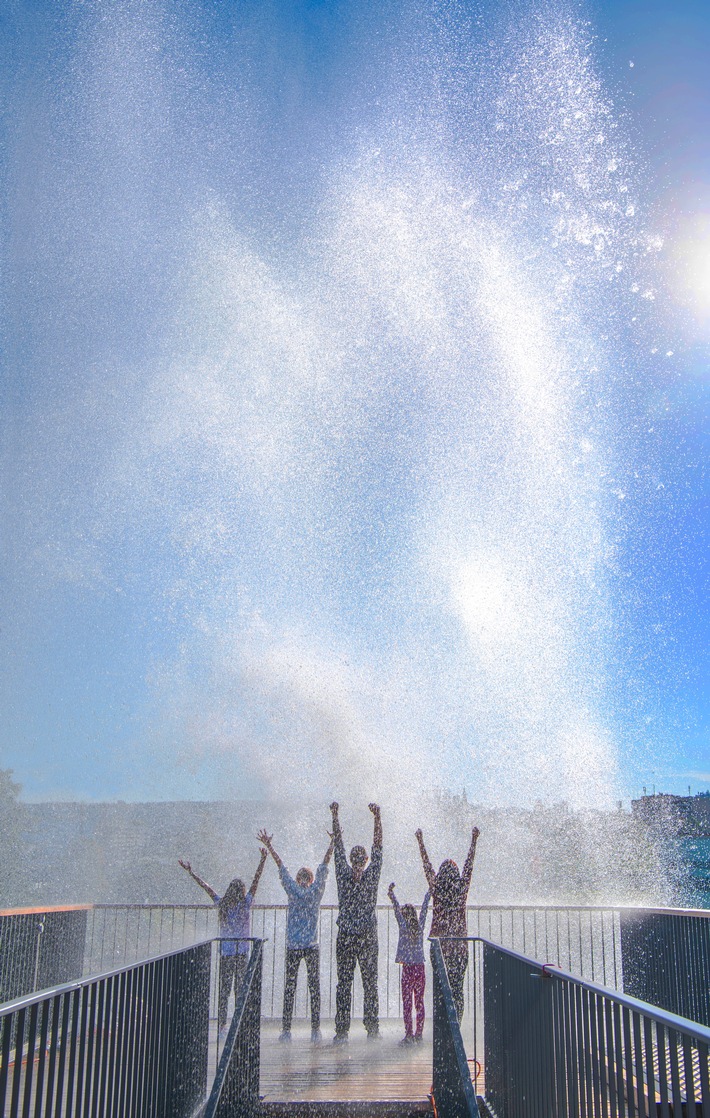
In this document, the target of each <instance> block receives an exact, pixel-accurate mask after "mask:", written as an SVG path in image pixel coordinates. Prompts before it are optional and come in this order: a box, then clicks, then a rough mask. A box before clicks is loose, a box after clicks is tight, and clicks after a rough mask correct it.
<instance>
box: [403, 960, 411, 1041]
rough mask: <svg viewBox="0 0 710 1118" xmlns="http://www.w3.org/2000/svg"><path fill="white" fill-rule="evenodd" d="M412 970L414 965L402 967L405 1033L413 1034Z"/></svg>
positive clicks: (407, 1034)
mask: <svg viewBox="0 0 710 1118" xmlns="http://www.w3.org/2000/svg"><path fill="white" fill-rule="evenodd" d="M412 970H413V967H410V966H407V964H406V963H405V965H404V966H403V967H402V1016H403V1017H404V1035H405V1036H411V1035H412V977H413V976H412Z"/></svg>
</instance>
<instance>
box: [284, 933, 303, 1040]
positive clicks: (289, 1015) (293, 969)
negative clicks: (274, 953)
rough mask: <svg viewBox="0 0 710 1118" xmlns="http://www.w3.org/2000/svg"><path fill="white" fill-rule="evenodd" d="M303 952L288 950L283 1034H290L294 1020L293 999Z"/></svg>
mask: <svg viewBox="0 0 710 1118" xmlns="http://www.w3.org/2000/svg"><path fill="white" fill-rule="evenodd" d="M302 958H303V952H302V951H301V950H300V948H298V947H287V948H286V966H285V968H284V1008H283V1017H282V1020H281V1028H282V1030H283V1032H285V1033H290V1031H291V1021H292V1019H293V999H294V998H295V996H296V979H297V978H298V968H299V966H300V965H301V959H302Z"/></svg>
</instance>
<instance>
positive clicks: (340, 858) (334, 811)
mask: <svg viewBox="0 0 710 1118" xmlns="http://www.w3.org/2000/svg"><path fill="white" fill-rule="evenodd" d="M338 807H339V805H338V803H337V801H336V800H333V802H332V804H331V805H330V813H331V815H332V817H333V849H334V851H335V869H336V872H337V870H338V865H339V864H340V865H346V864H347V859H346V857H345V846H344V844H343V832H342V830H341V829H340V817H339V816H338Z"/></svg>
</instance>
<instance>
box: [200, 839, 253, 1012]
mask: <svg viewBox="0 0 710 1118" xmlns="http://www.w3.org/2000/svg"><path fill="white" fill-rule="evenodd" d="M265 862H266V851H265V850H262V851H261V860H260V862H259V865H258V866H257V868H256V873H255V874H254V880H253V881H252V883H251V885H250V887H249V891H248V892H247V890H246V889H245V888H244V882H243V881H242V879H241V878H240V877H235V878H234V880H233V881H231V882H230V883H229V885H228V886H227V889H226V891H225V893H224V896H223V897H221V896H220V895H219V893H217V892H216V891H215V890H214V889H213V888H212V886H211V885H208V883H207V882H206V881H203V879H202V878H201V877H200V876H199V874H196V873H195V871H194V870H193V868H192V866H191V865H190V863H189V862H187V861H185V860H184V859H183V858H178V865H180V866H182V868H183V869H184V870H187V872H188V873H189V875H190V877H191V878H192V880H193V881H196V882H197V884H198V885H199V886H200V888H202V889H204V891H205V892H206V893H207V895H208V896H209V897H210V898H211V899H212V902H213V904H215V905H216V906H217V915H218V918H219V935H220V939H221V941H222V942H221V944H220V955H219V996H218V1000H217V1007H218V1008H217V1023H218V1027H219V1031H220V1034H221V1033H222V1032H223V1031H224V1029H225V1027H226V1024H227V1003H228V1001H229V995H230V993H231V991H232V986H234V994H235V997H236V994H237V991H238V990H239V987H240V986H241V984H242V982H243V980H244V975H245V974H246V970H247V963H248V961H249V937H250V935H251V906H252V902H253V900H254V897H255V895H256V890H257V888H258V886H259V879H260V877H261V874H262V871H263V869H264V863H265Z"/></svg>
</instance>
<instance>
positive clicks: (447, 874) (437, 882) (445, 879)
mask: <svg viewBox="0 0 710 1118" xmlns="http://www.w3.org/2000/svg"><path fill="white" fill-rule="evenodd" d="M460 888H461V875H460V873H459V867H458V866H457V865H456V862H454V861H453V859H452V858H447V859H446V860H445V861H443V862H442V863H441V865H440V866H439V872H438V873H437V875H436V877H435V879H434V896H435V897H436V899H437V901H438V902H439V904H444V905H455V904H456V903H457V902H458V900H459V891H460Z"/></svg>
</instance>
